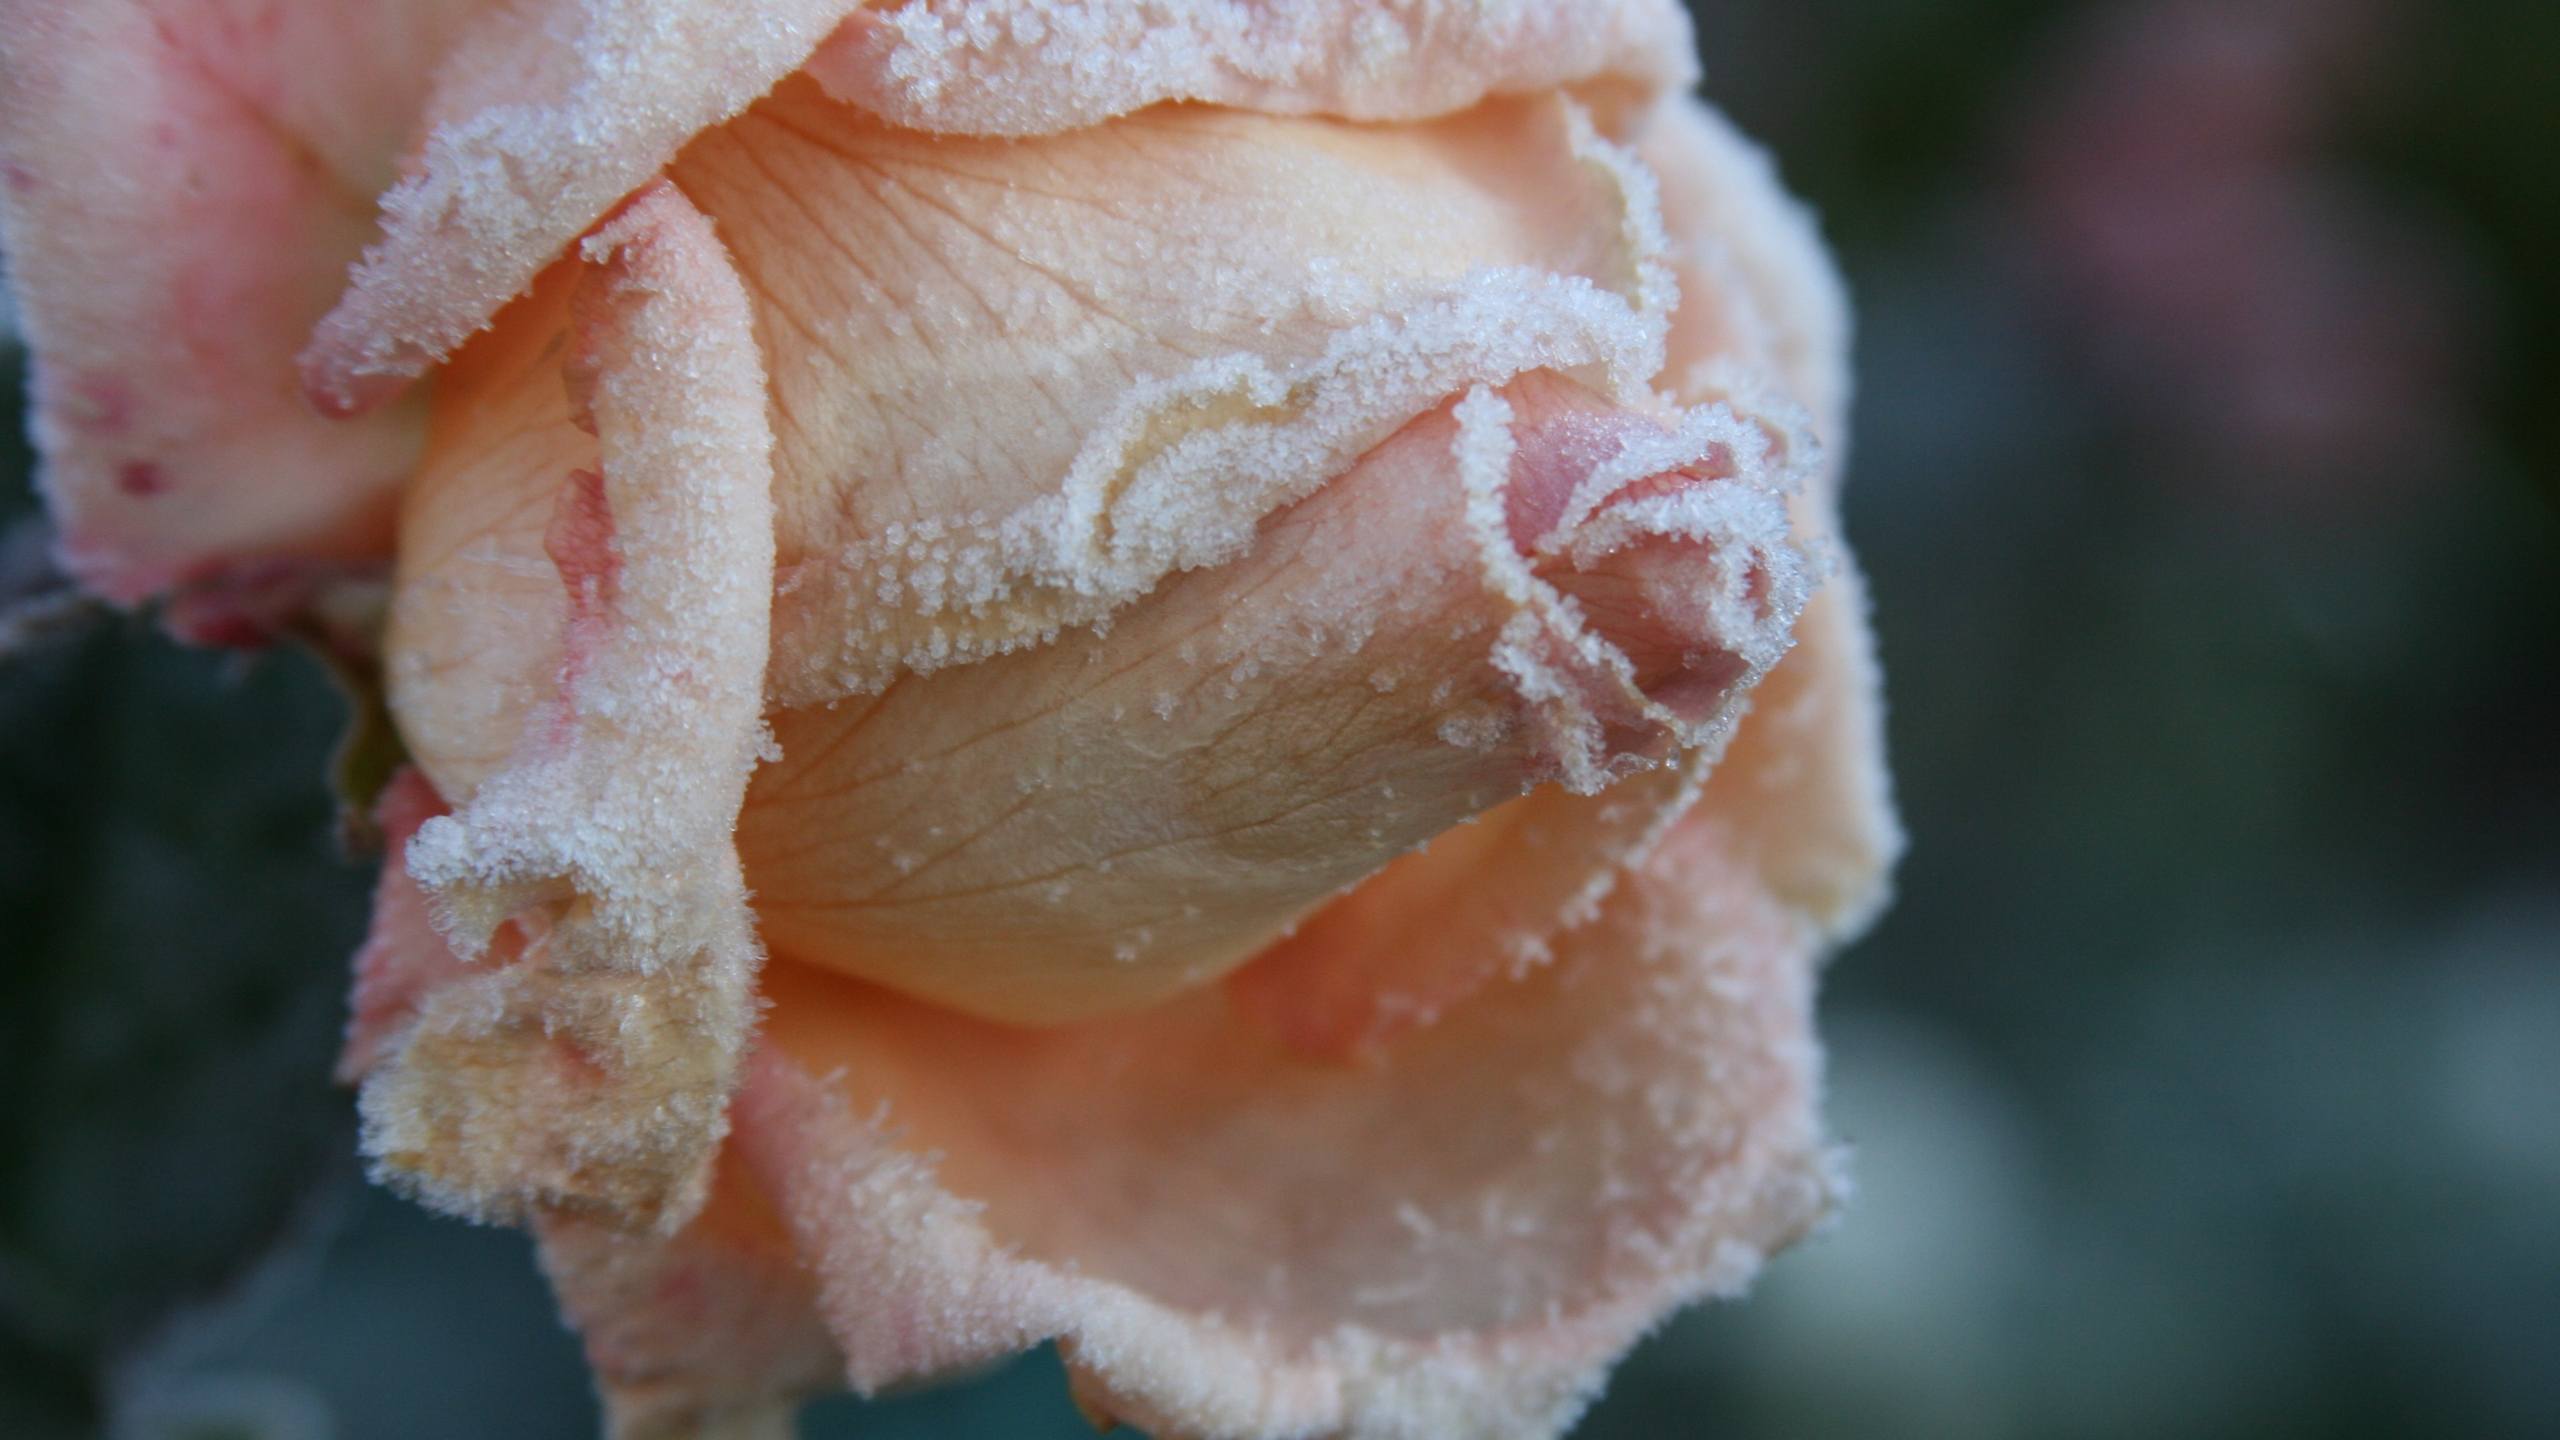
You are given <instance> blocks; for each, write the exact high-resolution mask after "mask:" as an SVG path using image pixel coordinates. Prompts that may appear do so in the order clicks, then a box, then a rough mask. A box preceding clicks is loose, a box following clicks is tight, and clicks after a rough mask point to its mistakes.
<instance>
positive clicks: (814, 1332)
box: [534, 1155, 844, 1440]
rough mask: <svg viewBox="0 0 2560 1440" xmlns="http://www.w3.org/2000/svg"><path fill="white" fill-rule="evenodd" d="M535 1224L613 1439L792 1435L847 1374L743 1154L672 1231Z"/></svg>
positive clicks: (581, 1222) (736, 1439)
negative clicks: (814, 1402) (798, 1417)
mask: <svg viewBox="0 0 2560 1440" xmlns="http://www.w3.org/2000/svg"><path fill="white" fill-rule="evenodd" d="M534 1233H535V1235H536V1237H537V1238H538V1239H539V1240H540V1242H541V1247H542V1268H543V1270H544V1272H545V1273H546V1274H548V1275H549V1276H550V1277H551V1285H552V1289H553V1290H554V1291H555V1292H556V1293H557V1294H558V1295H559V1297H560V1307H561V1309H562V1311H563V1312H564V1313H565V1315H566V1317H567V1319H568V1321H569V1323H570V1324H571V1325H574V1326H575V1327H577V1329H578V1331H579V1333H580V1334H581V1335H582V1336H583V1337H585V1340H586V1350H587V1364H588V1366H589V1367H590V1368H591V1369H593V1370H594V1371H595V1376H596V1385H597V1388H598V1389H599V1390H600V1391H601V1392H602V1394H603V1398H604V1402H605V1429H606V1433H607V1434H609V1435H611V1436H613V1437H615V1440H767V1437H770V1440H788V1437H789V1436H791V1435H792V1434H793V1433H795V1431H794V1427H793V1412H794V1411H795V1410H796V1409H797V1408H798V1402H799V1400H800V1399H801V1397H803V1396H806V1395H810V1394H814V1393H817V1392H819V1391H824V1390H832V1389H836V1388H839V1387H840V1386H841V1385H842V1384H843V1378H842V1377H843V1373H844V1363H843V1361H842V1360H841V1359H840V1358H839V1357H838V1355H837V1353H836V1348H835V1344H834V1342H833V1338H832V1337H831V1336H830V1335H829V1334H828V1332H827V1328H826V1326H825V1324H824V1323H823V1322H822V1321H821V1320H820V1318H819V1314H818V1308H817V1291H816V1286H815V1283H814V1282H813V1280H812V1279H811V1277H810V1275H809V1273H808V1271H807V1269H806V1268H805V1267H804V1266H803V1265H802V1264H801V1263H800V1260H799V1257H798V1256H797V1255H796V1254H795V1253H794V1251H793V1249H792V1242H791V1237H790V1234H789V1233H788V1232H787V1231H785V1230H784V1229H783V1228H782V1224H781V1221H780V1219H779V1217H777V1216H776V1215H775V1214H774V1212H773V1207H772V1205H771V1204H770V1203H769V1202H768V1201H767V1200H766V1199H765V1197H764V1195H763V1193H762V1191H761V1190H760V1189H759V1188H758V1186H757V1183H756V1181H755V1180H754V1179H753V1178H752V1177H751V1176H749V1175H748V1174H747V1173H746V1171H745V1167H744V1166H743V1165H742V1164H740V1163H739V1162H738V1160H737V1158H736V1157H735V1156H734V1155H730V1156H727V1157H725V1158H724V1159H723V1160H722V1162H721V1164H720V1169H719V1173H718V1174H717V1176H716V1177H715V1178H714V1180H713V1182H712V1187H711V1197H710V1199H709V1201H708V1202H707V1203H705V1204H704V1206H703V1208H702V1211H701V1213H700V1214H698V1215H696V1216H695V1217H694V1219H693V1220H692V1222H691V1223H689V1224H687V1225H686V1226H685V1228H684V1229H683V1230H682V1231H681V1232H679V1233H677V1234H675V1235H672V1236H668V1237H665V1238H658V1237H652V1236H643V1235H634V1234H632V1233H631V1232H630V1231H629V1230H626V1229H623V1228H621V1227H619V1226H615V1225H612V1224H609V1223H603V1222H599V1221H597V1220H594V1219H589V1218H585V1217H580V1216H575V1215H566V1214H558V1213H553V1214H546V1215H543V1216H540V1217H538V1218H537V1220H536V1222H535V1225H534Z"/></svg>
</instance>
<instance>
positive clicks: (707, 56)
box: [305, 0, 1691, 410]
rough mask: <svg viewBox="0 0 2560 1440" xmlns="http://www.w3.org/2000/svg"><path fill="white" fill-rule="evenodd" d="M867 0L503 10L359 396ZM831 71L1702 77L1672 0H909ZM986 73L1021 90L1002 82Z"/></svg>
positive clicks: (409, 212) (343, 320)
mask: <svg viewBox="0 0 2560 1440" xmlns="http://www.w3.org/2000/svg"><path fill="white" fill-rule="evenodd" d="M860 8H861V7H860V5H859V4H858V0H766V3H761V4H757V5H752V6H748V5H736V6H731V5H700V4H695V3H692V0H543V3H541V4H537V5H533V6H529V7H498V8H496V9H493V10H491V11H490V12H488V13H487V14H486V15H484V16H483V17H482V18H481V19H480V20H479V21H478V22H477V23H476V24H475V25H474V27H473V29H472V31H471V33H470V34H469V35H468V36H467V37H466V39H465V40H464V41H463V43H462V45H461V46H460V47H459V50H458V52H457V54H456V55H455V57H454V60H453V62H452V63H451V64H450V65H448V66H447V67H446V68H445V70H444V72H443V75H442V77H441V79H440V82H439V88H438V92H437V95H436V97H435V100H434V103H433V107H432V112H431V115H432V118H433V119H434V121H435V125H434V128H433V129H432V130H431V132H430V133H429V135H428V137H427V139H426V142H425V146H424V148H423V151H422V152H421V154H420V155H419V157H418V159H417V162H416V164H415V166H414V167H413V172H412V174H411V175H410V177H409V178H408V179H407V180H404V181H403V182H402V183H401V184H400V185H399V186H397V187H396V188H394V189H393V190H392V191H391V192H390V193H389V194H388V195H386V196H385V197H384V200H383V210H384V216H385V223H384V227H383V239H382V242H381V243H380V244H379V245H377V246H375V247H374V248H373V249H372V250H370V251H369V252H368V253H367V254H366V257H365V260H364V262H363V264H362V265H360V266H359V267H358V269H357V271H356V273H355V277H354V285H353V287H352V288H351V289H350V290H349V292H348V294H347V295H346V297H345V298H344V300H342V301H341V303H340V304H339V306H338V307H337V308H336V309H335V310H334V311H332V312H331V313H330V315H329V316H328V317H327V319H326V320H324V321H323V322H322V324H321V326H320V328H319V330H318V332H317V334H316V335H315V337H314V341H313V344H312V346H311V348H310V350H309V351H308V352H307V354H306V356H305V376H306V379H307V381H308V383H309V385H310V388H311V392H312V394H313V395H314V396H315V397H317V398H318V399H319V400H320V401H321V402H322V403H323V404H326V405H328V406H330V407H332V408H336V409H341V410H350V409H357V408H362V407H363V406H365V405H368V404H370V403H374V402H375V401H377V400H379V399H380V398H381V397H382V396H384V395H386V394H389V393H391V392H392V391H394V390H396V389H397V388H398V386H399V384H400V383H401V382H402V381H403V380H405V379H407V378H409V377H412V376H415V375H417V374H419V373H421V372H422V371H423V370H424V369H425V368H426V367H427V366H429V365H431V364H433V363H434V362H435V361H436V360H437V359H439V358H441V357H442V356H444V355H445V354H447V353H449V352H450V351H451V350H452V349H453V348H454V347H455V346H457V345H458V344H460V343H461V341H462V340H463V339H464V338H465V337H466V336H468V335H469V334H470V333H471V332H472V331H473V330H474V329H476V328H478V327H479V326H480V325H482V324H484V323H486V321H487V319H488V317H489V316H490V315H492V314H494V313H495V312H496V311H497V309H498V308H499V307H500V306H501V305H503V304H505V303H506V301H507V300H508V299H510V298H512V297H513V296H514V295H516V294H517V293H518V292H520V291H521V290H522V288H523V287H524V286H525V285H526V284H527V283H529V282H530V281H531V280H532V278H533V276H534V274H535V273H536V272H537V271H538V270H540V269H541V267H542V266H543V265H544V264H546V263H548V262H549V260H550V259H551V257H552V256H553V255H554V254H556V253H557V252H558V250H559V247H560V246H561V245H562V244H563V243H565V242H566V241H567V240H568V239H569V238H570V237H571V236H573V235H575V234H576V233H577V232H578V231H579V230H581V229H583V228H584V227H585V226H587V225H588V224H589V223H591V222H592V221H593V220H594V219H595V217H596V216H598V215H600V214H602V213H603V212H604V210H605V208H606V207H607V206H609V205H610V204H612V203H613V201H614V200H615V198H617V197H618V196H620V195H622V194H623V193H625V192H626V191H628V190H630V189H631V188H632V187H634V186H636V185H638V184H639V183H640V182H642V181H643V180H645V179H646V178H648V176H649V175H651V174H653V173H655V172H656V171H657V170H659V169H660V168H661V167H662V166H664V165H665V163H666V161H667V160H668V158H669V157H671V156H672V155H673V154H674V153H675V151H676V149H677V147H679V146H680V145H682V144H683V143H684V142H685V141H686V140H687V139H688V138H689V137H691V136H693V135H695V134H697V133H699V132H701V131H702V130H704V129H706V128H708V127H710V126H712V125H714V124H716V123H718V122H719V121H720V120H722V119H724V118H726V117H727V116H730V115H733V114H735V113H737V112H738V111H739V110H740V109H741V108H743V107H744V106H746V105H747V104H748V103H749V102H750V101H752V100H753V99H755V97H756V96H758V95H760V94H762V93H763V92H765V91H766V90H767V89H769V88H771V87H772V86H773V84H774V83H775V82H776V81H777V80H779V79H781V78H782V77H783V76H784V75H786V74H788V73H789V72H791V71H792V70H794V69H797V68H799V67H800V66H801V65H802V64H803V63H804V62H807V61H809V60H810V58H811V54H812V51H813V50H817V49H819V46H820V41H821V40H824V39H826V38H827V36H828V34H829V31H830V28H831V27H832V26H833V25H834V23H835V22H836V21H837V20H839V19H841V18H843V17H845V16H846V15H848V14H849V13H851V12H854V11H857V10H859V9H860ZM823 54H824V59H823V60H822V61H821V62H820V63H819V64H818V70H819V71H820V73H821V74H823V75H824V76H825V77H827V78H828V79H829V81H830V82H831V83H832V84H834V85H835V86H836V87H837V88H838V89H839V90H840V91H841V92H843V93H846V94H848V95H851V96H854V97H855V98H857V99H858V100H860V101H861V102H862V103H864V104H866V105H869V106H872V107H875V108H877V109H878V110H879V111H880V112H881V113H882V114H884V115H887V116H888V117H889V118H891V119H893V120H896V121H899V122H900V123H902V124H907V125H910V126H914V127H916V128H923V129H952V130H980V131H989V130H992V131H1002V132H1005V133H1032V132H1051V131H1057V130H1062V129H1069V128H1074V127H1078V126H1083V125H1088V124H1091V123H1094V122H1096V121H1100V120H1103V119H1107V118H1109V117H1111V116H1113V115H1117V114H1123V113H1127V112H1129V111H1132V110H1136V109H1139V108H1141V107H1144V106H1147V105H1150V104H1153V103H1155V102H1157V101H1159V100H1167V99H1192V98H1197V99H1215V100H1221V101H1225V102H1228V103H1234V104H1243V105H1249V106H1254V107H1257V108H1270V109H1277V110H1284V111H1319V112H1327V113H1337V114H1343V115H1348V116H1352V117H1355V118H1364V119H1367V118H1388V117H1395V118H1420V117H1424V116H1429V115H1435V114H1441V113H1445V112H1447V111H1450V110H1455V109H1459V108H1462V107H1464V106H1466V105H1468V104H1471V103H1473V102H1474V101H1475V100H1477V99H1479V98H1481V97H1483V96H1485V95H1488V94H1498V93H1508V92H1518V91H1524V90H1532V89H1540V88H1546V87H1549V86H1554V85H1560V84H1566V83H1569V82H1577V81H1590V82H1601V81H1604V80H1605V81H1607V82H1608V83H1606V84H1598V85H1596V90H1595V93H1600V92H1605V93H1604V94H1600V98H1614V97H1615V96H1616V95H1617V94H1620V93H1624V94H1631V95H1643V94H1650V93H1656V92H1658V91H1660V90H1661V89H1663V88H1666V87H1672V86H1677V85H1680V84H1685V83H1686V82H1687V80H1688V78H1689V77H1690V73H1691V62H1690V60H1689V57H1690V55H1691V48H1690V45H1689V43H1688V26H1687V21H1686V18H1685V15H1684V14H1683V12H1682V11H1681V10H1680V9H1679V7H1677V6H1674V5H1671V4H1669V3H1667V0H1533V3H1511V4H1504V5H1496V6H1485V5H1480V4H1475V3H1472V0H1470V3H1451V0H1406V3H1402V4H1399V5H1396V6H1393V7H1375V6H1370V5H1366V4H1351V3H1343V0H1332V3H1320V4H1294V5H1284V6H1269V7H1265V6H1243V5H1236V4H1231V3H1224V0H1213V3H1200V4H1185V3H1172V0H1153V3H1148V4H1140V5H1131V4H1086V3H1069V4H1058V3H1052V0H1026V3H1015V4H1007V5H985V4H972V5H970V6H968V7H966V8H962V7H958V6H951V5H908V6H903V7H899V8H897V9H894V10H889V11H885V12H880V13H865V14H857V15H854V18H853V19H852V20H851V21H849V22H848V23H847V24H846V25H845V27H844V29H843V31H842V32H841V33H840V34H838V35H837V36H836V37H835V38H834V39H833V40H832V41H831V42H830V43H828V44H827V45H826V46H825V47H824V52H823ZM991 97H1003V98H1001V99H994V98H991Z"/></svg>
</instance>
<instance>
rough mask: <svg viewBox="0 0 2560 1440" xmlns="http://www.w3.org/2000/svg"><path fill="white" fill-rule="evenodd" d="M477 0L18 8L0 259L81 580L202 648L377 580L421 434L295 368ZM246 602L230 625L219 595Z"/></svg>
mask: <svg viewBox="0 0 2560 1440" xmlns="http://www.w3.org/2000/svg"><path fill="white" fill-rule="evenodd" d="M465 8H466V7H465V3H463V0H398V3H392V0H385V3H379V4H365V5H349V6H338V5H310V4H302V5H266V6H253V5H249V4H245V3H226V0H151V3H130V0H128V3H113V4H97V3H86V4H84V3H72V0H30V3H26V4H18V5H12V6H11V7H10V8H9V15H8V21H7V23H6V25H5V26H0V237H5V242H6V249H7V252H8V255H9V266H10V272H11V280H12V283H13V285H14V288H15V290H16V292H17V296H18V305H19V312H20V316H21V321H20V323H21V324H22V326H23V327H24V329H25V331H26V336H27V339H28V341H29V344H30V346H31V348H32V350H33V351H34V353H35V357H36V362H37V368H36V380H35V385H34V395H33V397H32V398H33V402H34V404H33V410H34V414H33V419H32V428H33V431H34V436H35V439H36V442H37V445H38V447H39V449H40V450H41V451H42V453H43V455H44V469H43V474H42V479H43V483H44V487H45V490H46V492H47V495H48V498H49V499H50V500H51V502H52V505H53V510H54V514H55V518H56V520H57V522H58V523H59V525H60V527H61V533H62V546H63V551H64V558H65V560H66V562H67V563H68V565H69V567H70V568H71V570H72V571H73V572H74V573H75V574H76V575H78V576H79V577H80V579H81V580H82V581H83V582H84V583H85V584H87V585H88V586H89V587H90V588H91V589H93V590H96V591H97V592H99V593H100V594H103V595H105V596H107V597H108V598H110V599H114V600H117V601H137V600H141V599H145V598H148V597H150V596H153V595H156V594H160V593H162V592H165V591H169V590H172V589H176V590H182V591H186V592H190V594H191V596H192V599H193V606H192V608H191V609H190V610H188V611H186V612H182V613H180V614H179V615H177V616H175V617H173V618H174V619H175V620H176V621H177V623H178V625H179V627H180V629H181V630H182V631H184V632H186V633H189V634H190V635H192V636H194V637H196V638H203V639H209V640H234V639H248V638H253V637H252V636H250V635H248V634H245V633H242V632H241V630H240V628H239V626H238V625H234V624H227V623H226V622H227V621H234V620H238V621H247V622H252V623H253V622H254V621H255V620H256V619H257V618H258V616H259V615H260V614H261V613H262V612H264V611H266V610H270V609H272V608H274V606H275V603H276V599H275V592H277V591H278V590H279V589H280V588H289V587H288V583H287V582H288V581H289V579H290V578H291V577H293V576H298V575H303V574H306V573H309V572H315V571H326V570H331V569H337V568H343V567H345V566H347V565H350V564H355V563H361V562H369V561H372V560H376V559H379V558H380V557H381V556H382V555H384V554H386V553H387V552H388V549H389V539H390V523H389V522H390V511H391V507H392V503H393V497H394V495H395V494H396V492H397V490H398V487H399V484H400V482H401V480H402V479H403V478H404V477H405V476H406V475H407V473H408V470H409V467H410V465H411V463H412V461H413V460H414V459H415V457H416V453H417V448H418V443H419V438H420V435H421V432H422V429H423V422H424V417H425V410H424V407H423V405H421V404H416V403H412V404H408V405H404V406H400V407H397V408H395V409H392V410H388V411H385V412H383V413H380V414H377V415H375V416H372V417H369V418H368V419H367V420H366V421H365V422H364V423H361V424H353V425H338V424H332V423H330V422H329V421H326V420H324V419H322V418H321V417H319V416H317V415H315V414H312V413H311V411H310V410H309V408H308V407H307V406H306V405H305V404H304V403H303V400H302V398H301V395H300V393H299V388H298V386H297V384H296V383H295V380H294V378H293V377H294V370H293V355H294V352H295V351H296V350H297V349H299V348H300V346H301V344H302V337H303V336H304V335H305V334H307V333H308V331H309V329H310V326H311V324H312V322H313V321H315V320H316V319H318V318H319V316H320V315H321V313H322V312H323V311H325V310H326V309H327V308H328V306H329V301H330V297H331V296H332V295H333V294H335V293H336V291H337V289H338V287H339V285H340V284H341V283H342V278H343V275H344V273H345V269H346V266H347V263H348V261H350V260H352V259H353V258H355V256H356V254H357V253H358V251H360V250H361V249H362V247H363V244H364V240H365V237H366V236H367V235H368V234H369V233H370V232H371V230H372V226H373V196H374V194H375V192H376V191H377V190H379V189H380V188H381V186H382V184H383V183H384V182H385V181H386V180H387V179H388V178H389V173H390V164H391V159H392V157H393V156H394V155H395V154H396V153H397V152H398V149H399V146H400V145H401V143H402V141H403V140H404V138H405V137H406V135H407V132H408V130H409V127H410V126H411V125H412V124H413V123H414V121H415V118H416V115H417V107H418V105H419V103H420V95H421V93H422V91H423V89H424V78H423V75H421V74H418V73H414V71H413V69H412V68H411V67H423V66H424V65H425V64H426V63H427V62H428V61H430V60H431V59H432V57H434V56H435V55H436V54H437V53H439V52H440V51H441V50H442V49H443V47H444V46H445V44H446V43H447V41H448V38H449V34H450V32H451V30H452V29H453V28H454V27H455V25H456V24H457V23H458V21H459V19H460V16H461V12H462V11H463V10H464V9H465ZM234 593H237V594H238V595H239V597H240V599H241V602H242V603H240V604H238V605H227V604H226V603H225V598H226V597H227V596H230V595H232V594H234Z"/></svg>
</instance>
